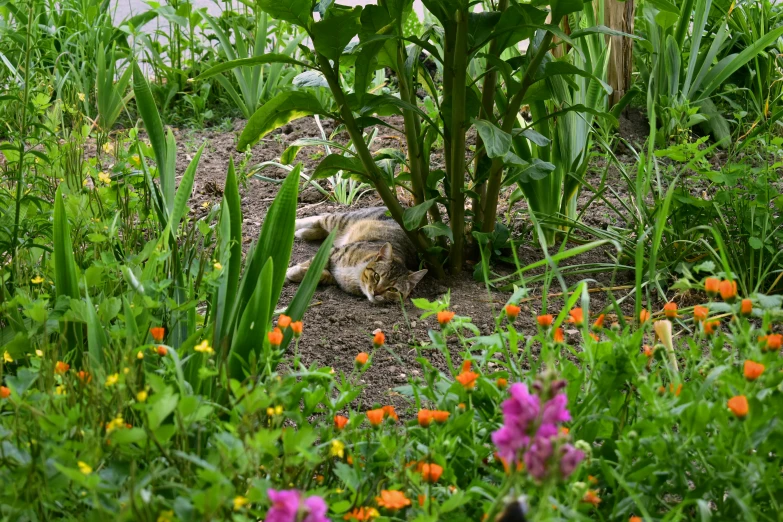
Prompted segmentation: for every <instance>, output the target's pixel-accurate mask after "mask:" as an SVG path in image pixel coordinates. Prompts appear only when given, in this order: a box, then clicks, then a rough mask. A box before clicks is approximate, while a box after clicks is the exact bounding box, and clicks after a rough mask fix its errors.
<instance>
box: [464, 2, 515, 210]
mask: <svg viewBox="0 0 783 522" xmlns="http://www.w3.org/2000/svg"><path fill="white" fill-rule="evenodd" d="M507 8H508V0H500V2H499V3H498V9H497V10H498V12H500V13H502V12H503V11H505V10H506V9H507ZM488 54H489V56H494V57H498V56H499V55H500V52H499V51H498V42H497V39H494V40H492V42H490V44H489V53H488ZM487 66H491V65H490V64H489V61H487ZM497 84H498V72H497V69H495V68H494V67H493V68H492V69H491V70H490V71H489V72H487V74H486V76H484V85H483V86H482V92H481V110H480V112H479V118H480V119H483V120H489V121H493V120H494V117H493V116H494V108H495V89H496V88H497ZM482 143H483V142H482V140H481V136H478V135H476V150H477V151H480V152H477V154H476V160H475V163H474V167H473V172H474V173H475V175H476V176H478V175H479V162H480V161H481V160H483V159H484V156H486V151H485V150H483V149H482ZM475 192H476V193H477V194H478V198H475V197H474V198H473V205H472V207H473V223H474V224H476V223H483V222H484V209H483V207H482V203H483V202H484V198H485V197H486V193H487V183H486V182H485V181H483V182H481V183H480V184H478V185H477V186H476V187H475Z"/></svg>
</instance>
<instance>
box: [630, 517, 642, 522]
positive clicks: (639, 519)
mask: <svg viewBox="0 0 783 522" xmlns="http://www.w3.org/2000/svg"><path fill="white" fill-rule="evenodd" d="M628 522H644V520H643V519H642V517H631V518H629V519H628Z"/></svg>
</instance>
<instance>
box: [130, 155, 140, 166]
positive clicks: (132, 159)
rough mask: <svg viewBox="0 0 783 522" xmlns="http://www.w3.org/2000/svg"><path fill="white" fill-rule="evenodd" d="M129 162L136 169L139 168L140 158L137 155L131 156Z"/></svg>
mask: <svg viewBox="0 0 783 522" xmlns="http://www.w3.org/2000/svg"><path fill="white" fill-rule="evenodd" d="M130 162H131V163H133V165H134V166H136V167H141V158H140V157H139V155H138V154H134V155H133V156H131V157H130Z"/></svg>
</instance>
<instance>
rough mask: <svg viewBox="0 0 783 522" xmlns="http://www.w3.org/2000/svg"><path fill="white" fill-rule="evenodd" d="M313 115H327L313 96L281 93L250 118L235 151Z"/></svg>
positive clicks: (303, 93) (297, 92)
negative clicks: (286, 125)
mask: <svg viewBox="0 0 783 522" xmlns="http://www.w3.org/2000/svg"><path fill="white" fill-rule="evenodd" d="M313 114H320V115H325V114H327V112H326V109H324V108H323V107H322V106H321V102H319V101H318V98H316V97H315V96H314V95H312V94H310V93H309V92H303V91H286V92H281V93H280V94H278V95H277V96H275V97H274V98H272V99H271V100H269V101H268V102H266V103H265V104H264V105H262V106H261V108H259V109H258V110H257V111H256V112H255V114H253V116H251V117H250V119H249V120H248V122H247V125H245V128H244V129H243V130H242V134H241V135H240V136H239V143H238V144H237V150H240V151H243V150H245V149H246V148H247V147H248V146H250V145H254V144H255V143H256V142H257V141H258V140H260V139H261V138H263V137H264V136H266V135H267V134H269V133H270V132H272V131H273V130H275V129H277V128H279V127H282V126H283V125H285V124H286V123H288V122H290V121H293V120H296V119H298V118H302V117H304V116H311V115H313Z"/></svg>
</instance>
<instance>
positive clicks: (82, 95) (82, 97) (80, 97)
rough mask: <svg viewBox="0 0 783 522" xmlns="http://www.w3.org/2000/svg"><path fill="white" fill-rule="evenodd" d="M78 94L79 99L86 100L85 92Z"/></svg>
mask: <svg viewBox="0 0 783 522" xmlns="http://www.w3.org/2000/svg"><path fill="white" fill-rule="evenodd" d="M76 96H78V97H79V101H84V93H83V92H79V93H77V94H76Z"/></svg>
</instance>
